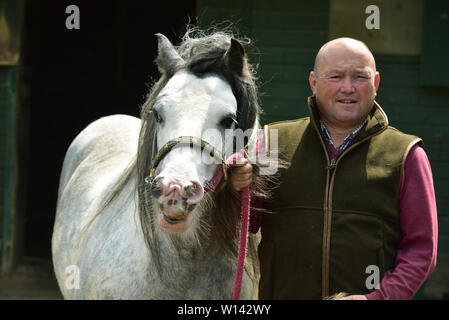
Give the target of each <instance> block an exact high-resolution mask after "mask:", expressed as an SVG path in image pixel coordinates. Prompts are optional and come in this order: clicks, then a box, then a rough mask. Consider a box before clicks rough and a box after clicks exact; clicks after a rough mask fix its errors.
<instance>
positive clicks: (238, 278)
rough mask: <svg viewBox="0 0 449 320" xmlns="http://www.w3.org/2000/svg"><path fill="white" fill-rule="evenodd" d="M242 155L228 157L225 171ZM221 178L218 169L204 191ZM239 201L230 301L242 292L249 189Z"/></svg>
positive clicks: (235, 154)
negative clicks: (233, 275) (234, 267)
mask: <svg viewBox="0 0 449 320" xmlns="http://www.w3.org/2000/svg"><path fill="white" fill-rule="evenodd" d="M243 157H244V155H243V154H242V153H240V152H237V153H234V154H233V155H232V156H230V157H229V158H228V159H226V169H225V170H227V169H229V168H230V167H231V165H232V164H233V163H235V162H236V161H237V160H238V159H240V158H243ZM222 177H223V170H220V168H219V169H218V170H217V172H215V174H214V176H213V177H212V179H211V180H210V182H209V184H208V185H207V186H206V188H205V189H206V190H213V189H215V187H216V186H217V184H218V183H219V182H220V180H221V178H222ZM241 199H242V206H241V211H242V212H241V213H242V217H241V225H240V245H239V255H238V259H237V271H236V275H235V283H234V292H233V294H232V300H239V298H240V291H241V290H242V277H243V270H244V268H245V258H246V251H247V245H248V227H249V214H250V211H249V205H250V200H251V198H250V193H249V188H248V187H246V188H243V189H242V190H241Z"/></svg>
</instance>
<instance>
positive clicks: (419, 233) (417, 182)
mask: <svg viewBox="0 0 449 320" xmlns="http://www.w3.org/2000/svg"><path fill="white" fill-rule="evenodd" d="M399 218H400V229H401V233H402V238H401V241H400V244H399V248H398V251H397V256H396V260H395V265H394V268H393V269H391V270H388V271H387V272H385V274H384V276H383V278H382V280H381V282H380V284H379V288H378V289H376V290H374V291H373V292H371V293H369V294H367V295H366V297H367V298H368V299H369V300H406V299H411V298H413V296H414V295H415V293H416V292H417V291H418V289H419V287H420V286H421V285H422V284H423V282H424V281H425V280H426V279H427V278H428V276H429V275H430V274H431V273H432V271H433V269H434V268H435V265H436V257H437V243H438V224H437V208H436V202H435V191H434V187H433V178H432V170H431V167H430V163H429V160H428V158H427V155H426V153H425V151H424V149H423V148H421V147H420V146H418V145H415V146H414V147H413V148H412V149H411V150H410V152H409V154H408V156H407V159H406V162H405V167H404V174H403V177H402V181H401V188H400V195H399Z"/></svg>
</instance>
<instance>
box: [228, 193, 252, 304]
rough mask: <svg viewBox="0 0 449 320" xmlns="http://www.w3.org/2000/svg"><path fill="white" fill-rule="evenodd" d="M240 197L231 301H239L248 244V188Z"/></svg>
mask: <svg viewBox="0 0 449 320" xmlns="http://www.w3.org/2000/svg"><path fill="white" fill-rule="evenodd" d="M241 192H242V193H241V196H242V220H241V226H240V246H239V257H238V260H237V272H236V275H235V283H234V293H233V294H232V300H239V298H240V291H241V289H242V276H243V270H244V268H245V257H246V250H247V244H248V227H249V204H250V195H249V188H248V187H246V188H243V189H242V191H241Z"/></svg>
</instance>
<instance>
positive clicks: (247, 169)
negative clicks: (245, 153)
mask: <svg viewBox="0 0 449 320" xmlns="http://www.w3.org/2000/svg"><path fill="white" fill-rule="evenodd" d="M229 180H230V182H231V185H232V187H233V188H234V189H235V190H236V191H240V190H242V189H243V188H245V187H248V186H249V185H250V184H251V182H252V181H253V166H252V165H251V164H250V163H248V159H245V158H243V159H240V161H239V162H238V163H236V164H233V165H232V168H231V174H230V179H229Z"/></svg>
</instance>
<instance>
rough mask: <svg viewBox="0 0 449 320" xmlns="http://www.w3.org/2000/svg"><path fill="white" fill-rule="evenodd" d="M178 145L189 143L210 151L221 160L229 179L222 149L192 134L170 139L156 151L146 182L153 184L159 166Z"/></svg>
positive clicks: (223, 171) (212, 155)
mask: <svg viewBox="0 0 449 320" xmlns="http://www.w3.org/2000/svg"><path fill="white" fill-rule="evenodd" d="M177 145H189V146H190V147H191V148H193V146H197V147H200V148H201V151H203V150H206V151H208V152H209V155H210V156H211V157H213V158H215V159H218V160H219V161H220V163H221V168H222V173H223V178H224V179H225V181H226V180H227V173H226V171H227V170H226V160H225V159H224V157H223V154H222V153H221V152H220V151H218V150H217V149H216V148H214V147H213V146H212V145H210V144H209V143H207V142H206V141H204V140H203V139H200V138H195V137H192V136H180V137H178V138H175V139H172V140H170V141H168V142H167V143H166V144H164V145H163V146H162V148H161V149H160V150H159V151H158V152H157V153H156V156H155V158H154V160H153V164H152V165H151V169H150V175H149V176H148V177H146V178H145V183H148V184H151V183H152V182H153V180H154V178H155V174H156V168H157V166H158V165H159V163H160V162H161V161H162V159H163V158H164V157H165V156H166V155H167V154H168V153H169V152H170V151H171V150H172V149H173V148H174V147H175V146H177ZM205 185H206V186H208V185H210V182H209V181H207V182H206V183H205ZM209 189H210V188H209Z"/></svg>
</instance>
